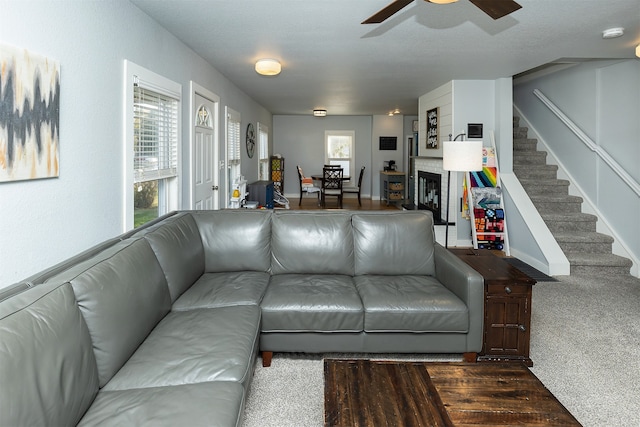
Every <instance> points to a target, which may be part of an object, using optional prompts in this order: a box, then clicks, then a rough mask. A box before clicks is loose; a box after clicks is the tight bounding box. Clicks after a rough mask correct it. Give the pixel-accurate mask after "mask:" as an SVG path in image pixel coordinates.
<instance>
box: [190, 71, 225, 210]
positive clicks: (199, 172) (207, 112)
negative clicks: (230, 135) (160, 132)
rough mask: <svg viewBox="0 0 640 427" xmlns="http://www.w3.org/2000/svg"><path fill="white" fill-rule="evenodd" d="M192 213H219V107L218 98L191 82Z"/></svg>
mask: <svg viewBox="0 0 640 427" xmlns="http://www.w3.org/2000/svg"><path fill="white" fill-rule="evenodd" d="M191 97H192V100H193V102H192V108H191V111H192V114H191V118H192V121H191V126H192V129H191V156H192V164H191V170H192V185H191V193H192V197H191V207H192V209H199V210H200V209H205V210H210V209H219V206H220V201H219V188H220V187H219V179H220V174H219V168H218V152H219V142H218V129H219V126H218V105H219V102H220V98H219V97H218V96H217V95H215V94H214V93H212V92H211V91H209V90H207V89H205V88H203V87H201V86H199V85H197V84H196V83H193V82H191Z"/></svg>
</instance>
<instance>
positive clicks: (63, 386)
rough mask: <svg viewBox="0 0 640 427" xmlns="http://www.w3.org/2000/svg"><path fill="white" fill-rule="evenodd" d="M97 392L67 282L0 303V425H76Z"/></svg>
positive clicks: (90, 355)
mask: <svg viewBox="0 0 640 427" xmlns="http://www.w3.org/2000/svg"><path fill="white" fill-rule="evenodd" d="M97 393H98V370H97V367H96V360H95V357H94V355H93V350H92V348H91V338H90V337H89V331H88V330H87V325H86V323H85V322H84V319H83V318H82V315H81V314H80V310H78V306H77V305H76V302H75V296H74V295H73V290H72V289H71V286H70V285H69V284H68V283H64V284H44V285H40V286H36V287H35V288H33V289H29V290H27V291H25V292H22V293H21V294H19V295H16V296H14V297H12V298H10V299H8V300H6V301H3V302H2V304H0V425H2V426H18V425H21V426H36V425H40V426H44V425H52V426H63V425H76V423H77V422H78V421H79V420H80V418H81V417H82V415H83V414H84V413H85V411H86V410H87V408H89V406H90V405H91V403H92V402H93V399H94V398H95V396H96V394H97Z"/></svg>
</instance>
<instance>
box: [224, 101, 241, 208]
mask: <svg viewBox="0 0 640 427" xmlns="http://www.w3.org/2000/svg"><path fill="white" fill-rule="evenodd" d="M226 145H227V191H226V193H227V206H229V201H230V200H231V195H232V192H233V184H235V183H236V180H237V179H238V178H239V177H240V175H241V171H240V159H241V158H240V113H238V112H237V111H234V110H232V109H231V108H228V107H227V144H226Z"/></svg>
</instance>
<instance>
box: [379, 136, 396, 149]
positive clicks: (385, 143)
mask: <svg viewBox="0 0 640 427" xmlns="http://www.w3.org/2000/svg"><path fill="white" fill-rule="evenodd" d="M397 146H398V137H396V136H381V137H380V147H379V149H380V150H396V149H397Z"/></svg>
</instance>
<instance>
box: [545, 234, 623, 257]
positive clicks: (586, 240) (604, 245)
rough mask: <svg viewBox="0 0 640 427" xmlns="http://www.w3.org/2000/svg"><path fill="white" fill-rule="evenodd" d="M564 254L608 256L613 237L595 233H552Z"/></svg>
mask: <svg viewBox="0 0 640 427" xmlns="http://www.w3.org/2000/svg"><path fill="white" fill-rule="evenodd" d="M553 236H554V237H555V239H556V241H557V242H558V245H560V248H561V249H562V251H563V252H565V253H570V252H581V253H585V254H610V253H611V245H612V244H613V237H611V236H607V235H606V234H602V233H595V232H587V233H585V232H570V233H567V232H564V233H553Z"/></svg>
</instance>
